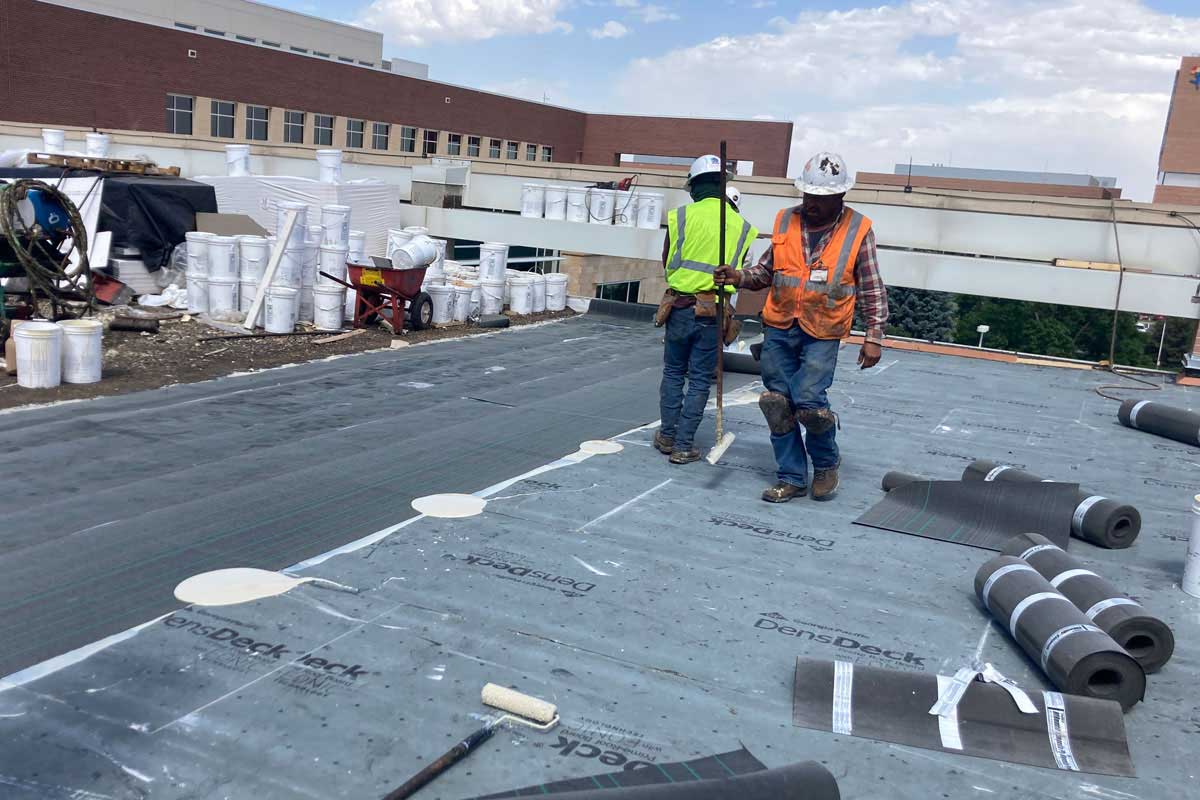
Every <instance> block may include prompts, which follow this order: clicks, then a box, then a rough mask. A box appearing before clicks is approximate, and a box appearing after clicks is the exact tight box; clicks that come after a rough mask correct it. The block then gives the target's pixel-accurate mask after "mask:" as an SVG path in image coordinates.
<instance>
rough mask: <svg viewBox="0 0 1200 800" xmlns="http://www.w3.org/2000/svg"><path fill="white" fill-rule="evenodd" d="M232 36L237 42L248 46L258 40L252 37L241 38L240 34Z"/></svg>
mask: <svg viewBox="0 0 1200 800" xmlns="http://www.w3.org/2000/svg"><path fill="white" fill-rule="evenodd" d="M234 36H236V37H237V40H238V41H239V42H249V43H250V44H254V43H255V42H257V41H258V39H255V38H254V37H253V36H242V35H241V34H240V33H235V34H234Z"/></svg>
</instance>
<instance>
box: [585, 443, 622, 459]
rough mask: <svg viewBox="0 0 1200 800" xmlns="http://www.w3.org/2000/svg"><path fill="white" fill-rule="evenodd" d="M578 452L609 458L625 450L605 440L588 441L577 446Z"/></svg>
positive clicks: (619, 445)
mask: <svg viewBox="0 0 1200 800" xmlns="http://www.w3.org/2000/svg"><path fill="white" fill-rule="evenodd" d="M579 449H580V451H582V452H584V453H590V454H592V455H594V456H609V455H612V454H613V453H619V452H621V451H622V450H624V449H625V446H624V445H621V444H617V443H616V442H610V441H608V440H607V439H589V440H588V441H586V442H584V443H583V444H581V445H579Z"/></svg>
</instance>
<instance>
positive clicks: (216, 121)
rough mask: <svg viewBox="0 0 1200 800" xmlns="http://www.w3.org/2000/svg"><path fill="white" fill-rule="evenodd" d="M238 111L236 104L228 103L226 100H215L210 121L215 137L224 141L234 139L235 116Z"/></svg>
mask: <svg viewBox="0 0 1200 800" xmlns="http://www.w3.org/2000/svg"><path fill="white" fill-rule="evenodd" d="M235 109H237V104H236V103H226V102H225V101H224V100H213V101H212V108H211V112H210V113H209V117H208V118H209V120H210V125H211V130H212V135H213V136H219V137H220V138H222V139H232V138H233V115H234V113H235Z"/></svg>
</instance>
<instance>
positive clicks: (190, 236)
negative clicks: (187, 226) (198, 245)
mask: <svg viewBox="0 0 1200 800" xmlns="http://www.w3.org/2000/svg"><path fill="white" fill-rule="evenodd" d="M215 236H216V234H215V233H209V232H208V231H188V232H187V233H185V234H184V235H183V238H185V239H187V240H188V241H189V242H196V241H202V242H207V241H208V240H209V239H212V238H214V237H215Z"/></svg>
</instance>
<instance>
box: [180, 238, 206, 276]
mask: <svg viewBox="0 0 1200 800" xmlns="http://www.w3.org/2000/svg"><path fill="white" fill-rule="evenodd" d="M183 238H184V239H185V240H186V242H187V274H188V275H199V276H201V277H203V276H205V275H207V274H208V240H209V239H212V238H213V235H212V234H211V233H204V232H202V231H188V232H187V233H185V234H184V235H183Z"/></svg>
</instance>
